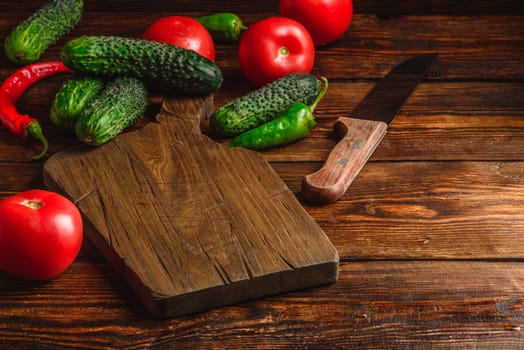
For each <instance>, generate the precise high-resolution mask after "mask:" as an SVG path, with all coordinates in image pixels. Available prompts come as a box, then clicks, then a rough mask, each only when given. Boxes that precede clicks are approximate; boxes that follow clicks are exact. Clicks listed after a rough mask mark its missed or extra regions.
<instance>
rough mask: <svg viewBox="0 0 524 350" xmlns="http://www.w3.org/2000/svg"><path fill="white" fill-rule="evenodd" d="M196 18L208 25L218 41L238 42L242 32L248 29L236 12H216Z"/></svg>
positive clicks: (209, 30)
mask: <svg viewBox="0 0 524 350" xmlns="http://www.w3.org/2000/svg"><path fill="white" fill-rule="evenodd" d="M196 20H197V21H199V22H200V23H202V25H203V26H204V27H206V29H207V30H208V32H209V34H211V37H212V38H213V40H215V41H217V42H226V43H234V42H237V41H238V39H240V35H242V32H243V31H244V30H246V29H247V27H246V26H245V25H244V24H243V23H242V20H241V19H240V17H238V16H237V15H235V14H234V13H228V12H224V13H215V14H213V15H209V16H203V17H199V18H197V19H196Z"/></svg>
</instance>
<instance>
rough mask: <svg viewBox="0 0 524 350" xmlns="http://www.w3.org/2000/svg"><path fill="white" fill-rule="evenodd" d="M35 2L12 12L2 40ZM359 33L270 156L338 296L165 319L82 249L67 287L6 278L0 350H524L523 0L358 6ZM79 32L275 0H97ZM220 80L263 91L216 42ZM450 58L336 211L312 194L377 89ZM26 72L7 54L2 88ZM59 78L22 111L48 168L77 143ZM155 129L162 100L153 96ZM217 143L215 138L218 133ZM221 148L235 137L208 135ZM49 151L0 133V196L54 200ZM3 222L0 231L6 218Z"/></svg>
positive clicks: (128, 30)
mask: <svg viewBox="0 0 524 350" xmlns="http://www.w3.org/2000/svg"><path fill="white" fill-rule="evenodd" d="M42 3H43V2H42V1H41V0H24V1H19V2H17V3H16V5H13V2H10V1H0V42H3V41H4V40H5V37H6V36H7V35H8V33H9V31H10V30H11V28H12V27H13V26H14V25H16V24H17V23H18V22H19V21H20V20H21V19H23V18H24V17H26V16H27V15H29V14H30V13H31V12H32V11H34V10H35V9H37V8H38V7H39V6H41V5H42ZM353 3H354V8H355V14H354V16H353V22H352V24H351V27H350V30H349V31H348V32H347V33H346V34H345V35H344V36H343V37H342V38H341V39H340V40H338V41H337V42H335V43H333V44H331V45H329V46H327V47H322V48H318V49H317V52H316V58H315V65H314V68H313V72H314V73H315V74H318V75H325V76H326V77H328V79H329V80H330V89H329V91H328V93H327V94H326V96H325V97H324V98H323V100H322V102H321V103H320V104H319V106H318V108H317V109H316V119H317V120H316V121H317V123H316V124H317V126H316V127H315V128H314V129H313V130H312V131H311V132H310V134H309V135H308V137H306V138H304V139H303V140H300V141H299V142H295V143H293V144H291V145H288V146H286V147H281V148H277V149H272V150H266V151H263V152H260V155H261V156H262V157H263V158H264V159H265V160H266V161H268V162H269V163H270V165H271V167H272V168H273V169H274V170H275V172H276V174H278V176H279V177H281V178H282V180H283V181H284V183H285V184H286V185H287V187H288V188H289V190H290V191H291V192H293V194H294V195H295V196H296V197H297V199H298V200H299V201H300V202H301V204H302V205H303V206H304V209H305V210H306V211H307V213H308V214H309V215H310V216H311V217H312V218H313V219H314V220H315V222H316V223H317V224H318V225H319V226H320V228H321V229H322V231H324V232H325V233H326V235H327V236H328V237H329V239H330V240H331V242H332V243H333V245H334V246H335V247H336V249H337V251H338V252H339V254H340V265H339V279H338V280H337V282H336V283H334V284H330V285H326V286H319V287H314V288H308V289H304V290H300V291H296V292H290V293H285V294H281V295H277V296H272V297H265V298H261V299H255V300H250V301H246V302H241V303H237V304H234V305H230V306H224V307H219V308H214V309H211V310H208V311H203V312H200V313H196V314H191V315H187V316H180V317H176V318H173V319H168V320H158V319H155V318H153V317H151V315H150V313H149V312H148V310H147V309H146V308H145V307H144V306H143V304H142V302H141V301H140V299H139V298H138V297H137V296H136V294H135V293H133V291H132V290H131V288H130V287H129V285H128V284H127V283H126V282H125V280H124V279H123V278H122V276H121V275H120V274H119V272H118V271H117V270H115V268H113V267H112V265H110V263H109V262H107V261H106V259H105V258H104V257H103V256H102V255H101V254H100V253H99V251H98V249H97V248H96V247H95V246H94V245H93V244H92V243H91V242H90V240H89V239H87V238H86V239H85V241H84V243H83V245H82V249H81V252H80V256H79V257H78V258H77V260H76V261H75V262H74V264H73V265H72V266H71V267H70V268H69V269H68V270H67V271H66V272H65V273H64V274H63V275H61V276H59V277H58V278H57V279H54V280H52V281H49V282H45V283H30V282H24V281H20V280H16V279H14V278H12V277H9V276H7V275H5V274H2V273H0V348H1V349H9V350H11V349H15V350H16V349H24V350H26V349H31V350H33V349H50V350H56V349H68V350H71V349H155V350H156V349H246V348H250V349H303V350H305V349H320V350H322V349H329V350H331V349H337V350H339V349H384V350H396V349H399V350H400V349H402V350H405V349H417V350H418V349H467V350H469V349H489V350H491V349H511V350H520V349H523V345H522V344H524V339H523V335H524V331H523V330H522V329H523V328H522V327H524V316H523V315H524V311H523V310H524V309H523V295H524V282H523V276H522V271H524V265H523V264H524V248H523V247H524V240H523V237H524V236H523V234H522V233H523V232H524V215H523V213H524V198H523V194H524V188H523V186H524V185H523V184H524V174H523V171H524V151H523V150H524V80H523V79H524V45H523V43H524V27H523V25H522V24H523V23H524V18H523V16H524V6H522V1H520V0H501V1H487V0H472V1H452V0H418V1H415V0H405V1H402V2H396V3H395V4H394V5H392V3H391V2H390V1H386V0H354V2H353ZM85 6H86V11H85V13H84V16H83V19H82V21H81V22H80V23H79V24H78V26H77V27H75V29H74V30H73V31H72V32H71V33H70V34H68V35H66V37H64V38H63V39H61V40H60V41H58V42H57V43H56V44H55V45H53V46H52V47H50V48H49V49H48V50H47V51H46V52H45V53H44V55H43V56H42V60H54V59H58V57H59V51H60V48H61V46H62V45H63V44H64V43H65V41H67V40H69V39H72V38H74V37H77V36H79V35H82V34H89V35H97V34H118V35H125V36H138V35H140V34H141V33H142V32H143V31H144V29H145V26H146V25H148V24H149V23H150V22H151V21H153V20H154V19H157V18H160V17H162V16H167V15H172V14H178V15H189V16H200V15H205V14H209V13H213V12H219V11H223V10H228V11H232V12H235V13H237V14H239V15H240V16H241V17H242V18H243V19H244V21H245V22H246V23H247V24H252V23H254V22H255V21H257V20H259V19H262V18H264V17H267V16H270V15H274V14H276V11H277V6H278V1H277V0H256V1H251V2H242V1H235V2H231V1H230V2H224V1H214V0H202V1H199V2H198V3H195V2H194V1H190V0H179V1H172V0H158V1H155V2H152V3H151V2H145V1H128V0H112V1H109V2H108V1H101V0H89V1H85ZM216 48H217V64H218V65H219V66H220V67H221V69H222V71H223V73H224V77H225V80H224V84H223V86H222V88H221V89H220V90H219V91H218V92H217V93H216V94H215V95H214V101H215V107H219V106H221V105H222V104H224V103H226V102H228V101H229V100H231V99H232V98H235V97H238V96H241V95H243V94H245V93H247V92H248V91H250V90H251V89H252V86H251V85H250V84H249V83H248V82H247V81H246V80H245V79H244V78H243V77H242V73H241V71H240V67H239V64H238V59H237V50H236V45H234V44H233V45H225V44H219V45H217V47H216ZM435 51H436V52H438V53H439V58H438V60H437V61H436V62H435V64H434V65H433V66H432V67H431V69H430V70H431V71H430V74H429V76H428V77H427V79H426V80H425V81H424V82H423V83H422V84H420V85H419V86H418V87H417V89H416V90H415V91H414V93H413V94H412V95H411V97H410V98H409V100H408V101H406V103H405V104H404V106H403V107H402V109H401V111H400V112H399V114H398V115H397V116H396V117H395V120H394V121H393V122H392V123H391V124H390V125H389V127H388V133H387V135H386V136H385V137H384V139H383V141H382V142H381V144H380V146H379V147H378V148H377V149H376V151H375V152H374V154H373V156H372V157H371V158H370V160H369V161H368V163H367V164H366V166H365V167H364V168H363V169H362V170H361V172H360V174H359V176H358V177H357V178H356V179H355V180H354V182H353V183H352V185H351V186H350V189H349V190H348V191H347V192H346V194H345V195H344V196H343V197H342V198H341V199H340V200H339V201H338V202H337V203H335V204H332V205H328V206H315V205H311V204H308V203H306V202H305V201H303V198H302V197H301V187H300V185H301V179H302V177H303V176H304V175H306V174H309V173H311V172H313V171H315V170H317V169H319V168H320V167H321V166H322V163H323V161H324V160H325V159H326V157H327V156H328V154H329V151H330V150H331V149H332V148H333V147H334V145H335V144H336V142H337V140H338V138H337V137H336V136H335V135H334V133H333V131H332V130H333V123H334V122H335V120H336V119H337V118H339V117H344V116H347V115H348V113H349V112H350V111H351V110H352V109H353V108H354V107H355V106H356V105H357V104H358V103H359V101H360V100H361V99H362V97H364V96H365V95H366V94H367V92H368V91H369V90H370V89H371V88H372V87H373V86H375V84H376V82H377V81H378V79H380V78H381V77H383V76H384V74H386V73H387V72H388V71H389V70H390V69H391V68H393V67H394V66H395V65H396V64H398V63H400V62H401V61H403V60H404V59H406V58H408V57H412V56H413V55H415V54H419V53H427V52H435ZM15 68H16V67H15V66H14V65H13V64H11V63H9V62H8V61H7V59H6V57H5V54H4V52H3V50H0V80H2V79H3V78H5V77H6V76H7V75H8V74H10V73H11V72H12V71H13V70H14V69H15ZM64 78H65V76H60V77H52V78H50V79H46V80H45V81H42V82H41V83H39V84H37V85H36V86H34V87H32V88H31V89H30V90H29V91H28V92H27V93H26V94H25V95H24V96H23V97H22V98H21V99H20V101H19V103H18V108H19V109H20V110H21V111H23V112H25V113H29V114H30V115H33V116H35V117H37V118H39V119H40V120H41V122H42V123H43V125H44V130H45V132H46V135H47V136H48V138H49V140H50V143H51V144H50V152H49V155H50V156H51V155H53V154H56V153H59V152H61V151H65V150H70V149H71V147H76V146H78V142H77V140H76V139H75V138H74V136H71V135H67V134H64V133H61V132H60V131H59V130H57V129H56V128H54V127H53V125H52V124H51V122H50V121H49V118H48V114H49V108H50V105H51V102H52V99H53V96H54V94H55V93H56V91H57V90H58V88H59V86H60V84H61V81H62V79H64ZM150 95H151V96H152V98H151V100H150V109H149V110H148V112H147V115H146V117H145V118H143V119H142V120H141V121H140V122H139V123H137V124H136V125H134V126H133V127H131V128H130V129H129V130H127V131H126V132H133V131H137V130H140V129H141V128H142V127H143V126H145V125H147V124H149V123H154V122H155V116H156V115H157V114H158V112H159V110H160V107H161V101H162V96H161V94H159V92H158V91H154V90H152V91H151V93H150ZM210 136H211V135H210ZM213 141H215V142H218V143H227V142H228V139H214V140H213ZM37 150H38V145H37V144H34V145H33V144H32V143H30V142H23V141H21V140H20V139H19V138H17V137H16V136H13V135H11V134H10V133H9V132H8V131H7V130H6V129H5V128H4V127H2V126H0V199H1V198H5V197H6V196H8V195H11V194H14V193H16V192H19V191H24V190H28V189H33V188H44V182H43V176H42V171H43V163H40V162H32V161H31V160H30V158H31V156H33V155H34V153H35V152H36V151H37ZM0 219H1V218H0Z"/></svg>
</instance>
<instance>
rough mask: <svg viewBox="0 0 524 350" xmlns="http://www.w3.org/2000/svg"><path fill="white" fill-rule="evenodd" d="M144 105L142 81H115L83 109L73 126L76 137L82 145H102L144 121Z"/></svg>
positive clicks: (146, 97)
mask: <svg viewBox="0 0 524 350" xmlns="http://www.w3.org/2000/svg"><path fill="white" fill-rule="evenodd" d="M147 104H148V95H147V89H146V87H145V85H144V83H143V82H142V81H140V80H138V79H136V78H132V77H117V78H115V79H114V80H112V81H110V82H108V83H107V84H106V86H105V87H104V89H103V90H102V92H100V94H98V95H97V96H96V97H95V98H94V99H93V100H92V101H91V102H90V103H89V104H88V105H87V106H86V107H85V108H84V110H83V111H82V113H81V114H80V118H79V119H78V121H77V123H76V125H75V133H76V136H77V137H78V139H79V140H80V141H82V142H83V143H85V144H88V145H92V146H99V145H102V144H104V143H106V142H107V141H109V140H111V139H112V138H114V137H115V136H117V135H118V134H120V133H121V132H122V131H123V130H124V129H125V128H126V127H128V126H129V125H131V124H133V123H134V122H135V121H137V120H138V119H140V118H141V117H143V115H144V112H145V110H146V108H147Z"/></svg>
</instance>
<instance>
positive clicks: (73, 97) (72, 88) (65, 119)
mask: <svg viewBox="0 0 524 350" xmlns="http://www.w3.org/2000/svg"><path fill="white" fill-rule="evenodd" d="M103 88H104V81H103V80H102V79H100V78H94V77H88V76H78V75H75V76H73V77H72V78H71V79H69V80H66V81H65V82H64V83H63V84H62V86H61V87H60V90H58V92H57V93H56V95H55V99H54V101H53V105H52V106H51V113H50V117H51V122H53V124H55V125H56V126H58V127H60V128H63V129H73V128H74V126H75V123H76V121H77V120H78V119H79V118H80V114H81V113H82V111H83V110H84V109H85V108H86V106H87V105H88V104H89V103H90V102H91V101H92V100H93V99H94V98H95V97H96V96H97V95H98V94H99V93H100V92H101V91H102V89H103Z"/></svg>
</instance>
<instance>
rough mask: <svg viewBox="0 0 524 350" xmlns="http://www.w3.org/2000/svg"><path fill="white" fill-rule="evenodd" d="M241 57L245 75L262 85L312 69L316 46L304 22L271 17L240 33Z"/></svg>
mask: <svg viewBox="0 0 524 350" xmlns="http://www.w3.org/2000/svg"><path fill="white" fill-rule="evenodd" d="M238 59H239V63H240V69H241V70H242V73H243V74H244V76H245V77H246V78H247V79H248V80H249V81H251V82H253V83H254V84H255V85H258V86H262V85H266V84H267V83H270V82H271V81H273V80H275V79H278V78H280V77H282V76H284V75H287V74H289V73H309V72H311V69H312V68H313V63H314V60H315V46H314V44H313V40H311V36H310V35H309V33H308V32H307V30H306V29H305V28H304V26H303V25H301V24H300V23H298V22H297V21H295V20H292V19H290V18H283V17H269V18H266V19H263V20H261V21H259V22H256V23H255V24H252V25H251V26H249V28H248V30H247V31H245V32H244V34H242V36H241V37H240V42H239V44H238Z"/></svg>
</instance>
